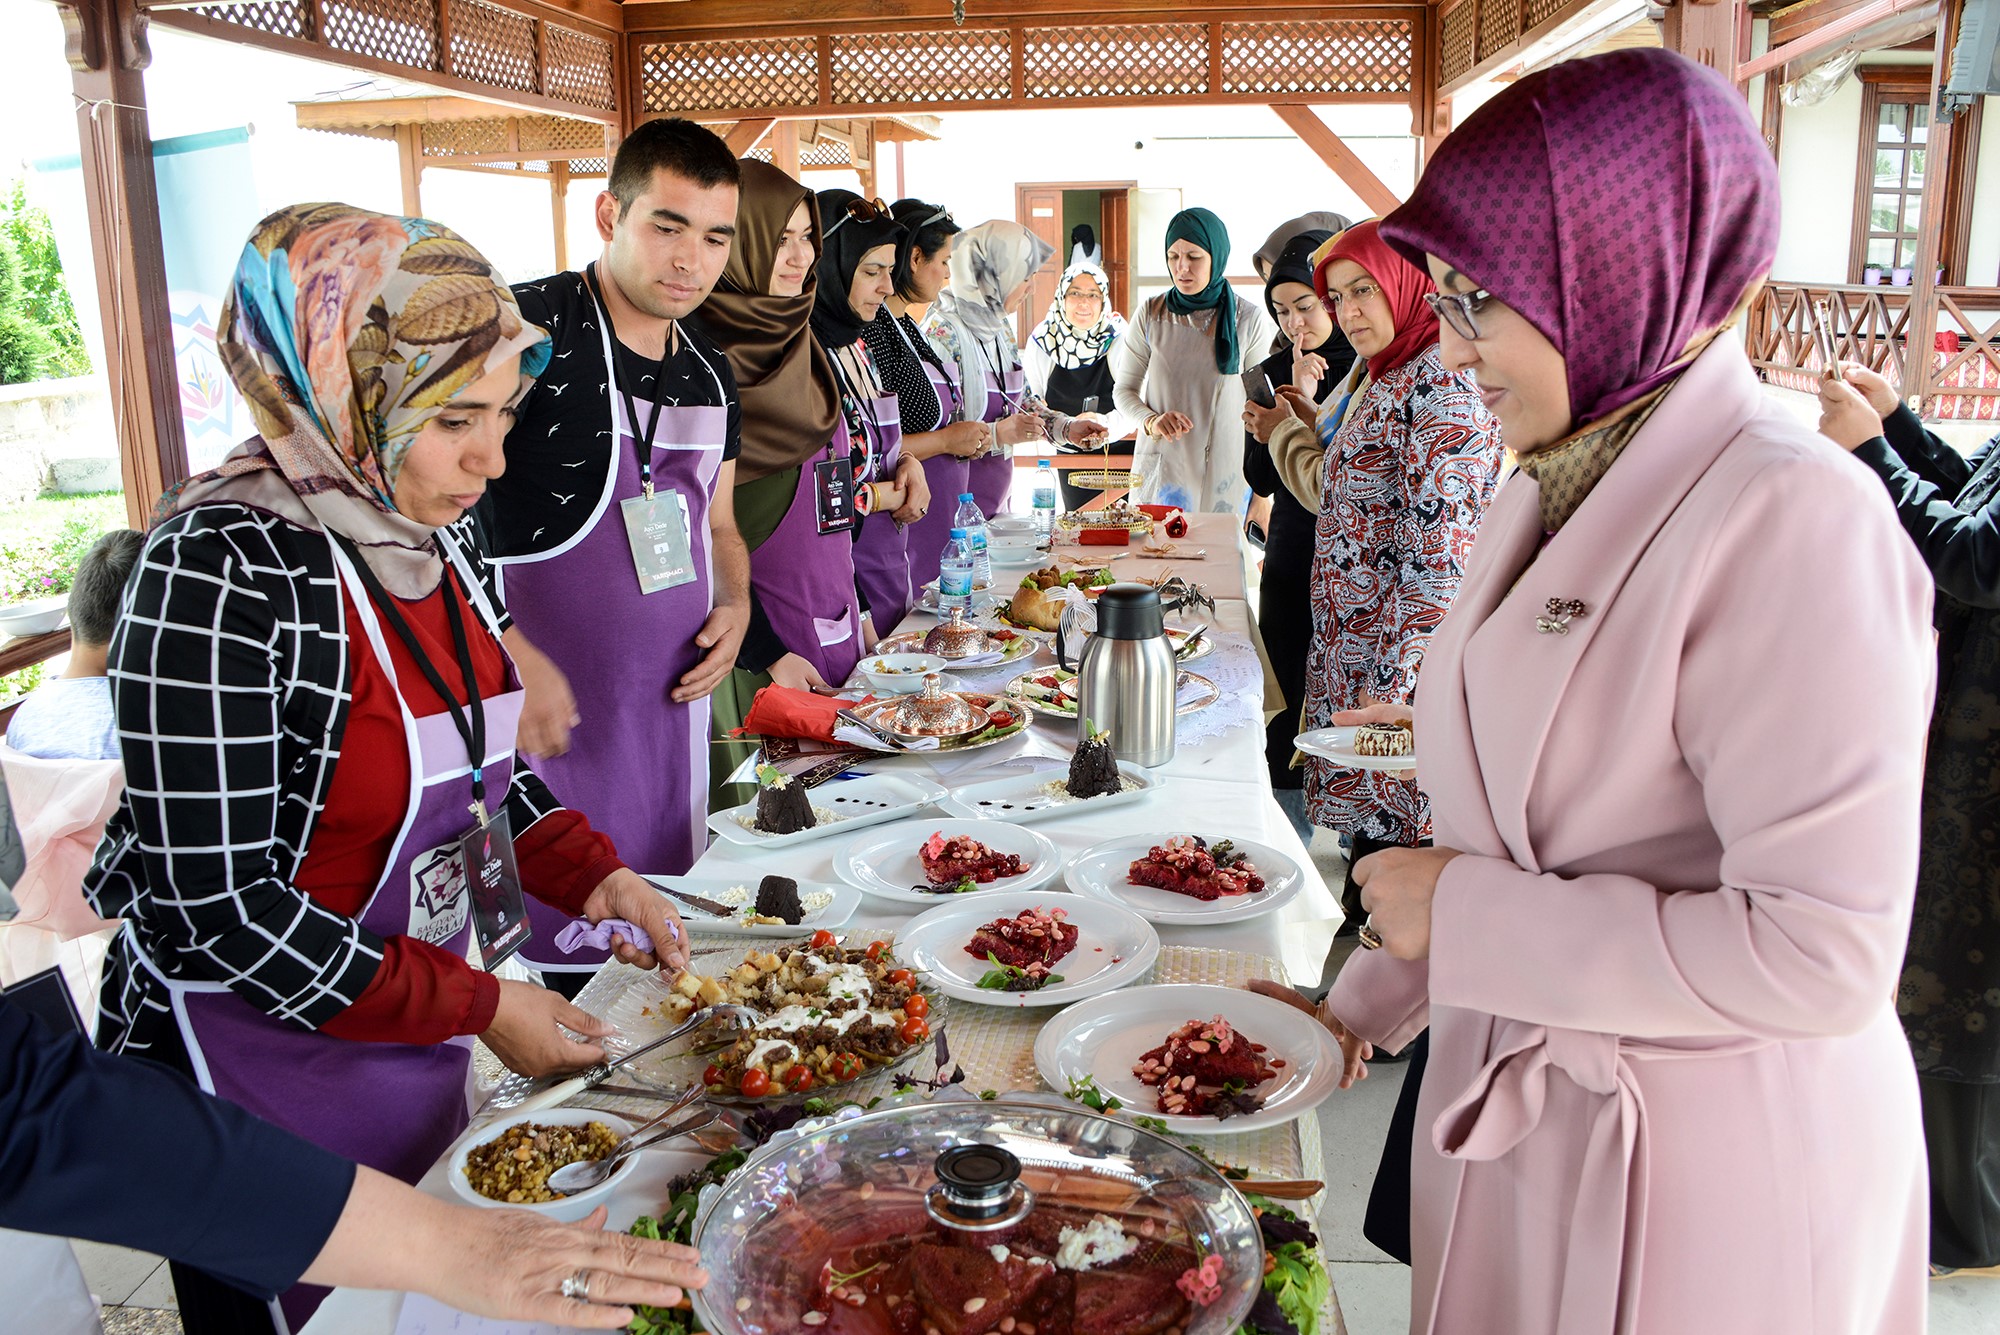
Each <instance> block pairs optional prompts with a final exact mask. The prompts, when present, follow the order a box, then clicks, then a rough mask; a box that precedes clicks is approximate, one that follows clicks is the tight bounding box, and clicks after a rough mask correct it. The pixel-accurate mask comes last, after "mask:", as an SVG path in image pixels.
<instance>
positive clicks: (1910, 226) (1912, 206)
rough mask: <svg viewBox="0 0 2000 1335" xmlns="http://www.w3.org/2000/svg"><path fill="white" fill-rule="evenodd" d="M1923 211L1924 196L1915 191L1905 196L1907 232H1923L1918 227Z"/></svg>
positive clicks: (1905, 226) (1905, 228)
mask: <svg viewBox="0 0 2000 1335" xmlns="http://www.w3.org/2000/svg"><path fill="white" fill-rule="evenodd" d="M1923 211H1924V197H1923V196H1922V195H1920V194H1918V193H1916V192H1915V191H1914V190H1913V191H1911V192H1910V193H1909V194H1907V195H1904V196H1903V230H1904V231H1905V232H1920V231H1922V230H1923V229H1922V228H1921V227H1919V226H1918V225H1917V223H1918V221H1919V219H1920V217H1921V215H1922V214H1923Z"/></svg>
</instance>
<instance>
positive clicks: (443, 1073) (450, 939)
mask: <svg viewBox="0 0 2000 1335" xmlns="http://www.w3.org/2000/svg"><path fill="white" fill-rule="evenodd" d="M445 548H446V551H447V552H448V553H449V554H450V555H451V556H452V558H453V559H454V560H456V559H457V553H456V551H455V549H453V548H452V546H451V544H450V543H449V542H446V543H445ZM334 562H335V564H336V565H337V566H338V568H339V570H340V574H341V579H342V581H343V583H345V585H346V586H347V591H348V593H349V595H350V596H351V598H352V600H353V603H354V606H355V608H356V610H357V611H358V612H359V613H360V617H361V623H362V626H363V628H364V630H365V631H366V633H367V636H368V642H369V644H371V645H372V646H373V647H374V649H375V660H376V661H377V662H378V663H380V664H381V665H382V670H383V672H385V673H387V674H388V677H389V681H390V684H391V685H392V686H393V685H395V682H396V670H395V667H394V665H393V663H392V661H391V660H390V657H389V647H388V645H387V644H386V643H384V641H383V638H382V628H381V625H380V623H379V622H378V620H377V618H376V614H375V607H374V604H372V603H371V602H369V600H368V593H367V590H366V589H364V588H362V586H361V583H360V581H359V580H358V579H357V578H356V577H355V575H354V572H353V569H352V567H351V566H349V564H348V561H347V555H346V553H345V552H342V551H341V550H340V549H339V548H338V547H337V546H336V547H334ZM461 572H462V573H463V567H462V566H461ZM465 585H466V587H467V588H468V589H469V590H472V591H473V603H474V606H475V607H476V608H479V610H480V613H481V621H482V624H483V625H485V627H486V629H487V631H488V633H490V634H493V635H494V638H496V639H497V638H499V636H498V632H497V630H495V628H494V627H495V623H493V622H492V621H491V619H490V615H491V614H490V609H486V608H484V607H483V606H482V605H483V603H484V599H483V598H481V597H480V596H479V594H478V589H479V583H478V581H477V580H475V579H473V578H472V577H471V576H470V574H466V575H465ZM508 676H509V680H510V681H511V680H512V676H513V674H512V671H511V669H510V671H509V674H508ZM397 694H398V702H399V703H400V702H401V691H400V689H399V690H398V693H397ZM522 694H523V693H522V692H521V691H519V690H514V691H510V692H508V693H507V694H505V695H500V696H496V697H494V698H493V699H490V700H487V701H485V702H484V704H485V709H486V729H487V749H488V750H489V751H490V752H491V753H492V754H491V755H489V756H488V757H487V760H486V792H487V797H488V799H489V800H492V799H493V798H494V797H495V796H496V795H499V796H501V797H504V795H505V794H506V792H507V787H508V784H509V782H510V781H511V779H512V775H513V768H514V763H513V756H514V730H515V725H516V723H517V722H518V721H519V720H520V717H521V700H522ZM401 707H402V713H403V735H404V737H405V738H406V739H407V741H408V745H409V753H410V798H409V808H408V811H407V814H406V815H405V816H404V819H403V830H402V833H401V834H399V835H398V836H397V838H396V843H395V846H394V847H393V848H392V849H391V851H390V855H389V865H388V866H387V868H385V869H384V871H383V873H382V879H381V880H380V881H379V882H377V883H376V886H375V893H374V895H373V896H372V897H371V898H370V899H369V901H368V903H367V905H366V906H365V907H364V908H363V909H362V911H361V917H360V923H361V926H362V927H364V928H366V929H367V930H368V931H370V932H372V933H374V934H375V935H376V936H379V937H392V936H410V937H415V938H417V939H418V940H420V941H427V942H429V943H430V944H432V945H435V946H440V947H442V948H444V949H445V950H448V951H450V952H452V953H453V954H455V955H464V954H465V953H466V951H467V948H468V946H469V944H470V942H471V940H472V922H471V912H470V905H471V897H470V896H469V895H468V894H467V893H466V885H465V871H464V867H463V865H462V862H461V860H460V856H459V849H458V840H459V837H460V836H462V835H463V834H464V833H465V832H466V830H467V829H469V828H470V826H471V823H472V817H471V816H470V814H469V813H468V811H467V808H468V807H469V806H470V805H471V799H472V778H471V769H470V767H469V766H468V765H467V764H466V755H465V741H464V739H463V738H462V737H461V736H460V735H459V733H458V730H457V728H456V727H455V726H454V725H453V723H452V718H451V712H450V711H449V710H439V711H438V712H437V713H435V714H432V715H429V716H428V717H426V718H413V717H412V716H411V714H410V708H409V706H408V705H407V704H403V705H402V706H401ZM529 902H530V903H532V902H534V901H532V900H530V901H529ZM125 930H126V931H128V932H129V931H131V930H132V929H131V927H130V926H129V925H128V926H127V927H126V929H125ZM536 930H537V931H539V930H540V929H539V928H537V929H536ZM135 953H137V954H138V957H139V959H140V960H141V961H144V962H145V963H146V966H147V967H148V968H149V969H150V968H152V967H153V966H152V963H151V961H150V960H147V958H146V955H145V954H144V952H135ZM154 973H155V976H157V977H159V979H160V981H161V982H162V983H164V984H165V985H166V987H167V990H168V993H169V995H170V997H171V999H172V1002H173V1008H174V1018H175V1019H176V1020H177V1021H178V1023H179V1025H180V1031H181V1037H182V1039H183V1041H184V1042H185V1043H186V1044H187V1051H188V1059H189V1061H190V1062H191V1063H192V1064H193V1066H194V1071H195V1074H196V1076H197V1078H198V1079H199V1080H200V1083H201V1087H202V1088H203V1089H205V1090H207V1091H208V1092H209V1093H211V1094H215V1095H219V1096H220V1097H222V1098H225V1099H228V1100H229V1101H230V1102H231V1103H234V1104H237V1105H238V1106H240V1107H243V1108H245V1109H248V1110H249V1111H250V1112H253V1113H255V1114H256V1115H257V1116H259V1117H262V1118H263V1119H265V1120H266V1121H269V1122H275V1123H277V1124H278V1125H279V1126H281V1127H284V1128H285V1129H286V1130H287V1131H290V1132H292V1133H293V1134H295V1135H299V1136H303V1137H304V1138H305V1139H307V1140H310V1141H312V1142H313V1143H314V1144H315V1145H318V1146H320V1147H321V1148H323V1149H328V1150H331V1151H333V1152H334V1153H335V1154H340V1155H344V1156H346V1157H347V1158H350V1159H353V1160H355V1161H356V1162H358V1163H364V1164H367V1165H368V1166H369V1167H370V1168H374V1169H376V1170H378V1171H380V1172H384V1173H387V1174H388V1175H389V1176H391V1177H393V1178H397V1179H399V1180H401V1181H404V1182H411V1183H414V1182H415V1181H417V1179H419V1178H421V1177H422V1176H423V1175H424V1174H425V1173H427V1172H429V1171H430V1167H431V1165H432V1164H434V1163H436V1162H437V1159H438V1156H439V1155H441V1154H443V1153H444V1151H445V1149H446V1148H447V1147H448V1146H450V1144H451V1143H452V1142H453V1141H454V1140H456V1139H458V1135H459V1133H460V1132H461V1131H463V1130H465V1126H466V1122H467V1120H468V1093H469V1088H468V1086H469V1081H470V1072H471V1068H472V1040H471V1039H470V1038H454V1039H452V1040H450V1041H449V1042H446V1043H438V1044H434V1045H420V1044H412V1043H362V1042H355V1041H352V1040H348V1039H341V1038H331V1037H329V1036H327V1035H326V1034H323V1033H319V1032H316V1031H311V1030H302V1029H299V1028H297V1027H296V1026H294V1025H290V1024H287V1023H285V1022H284V1021H282V1020H279V1019H277V1018H275V1017H273V1016H270V1015H266V1014H265V1013H264V1012H262V1011H260V1010H258V1009H257V1008H256V1007H255V1006H252V1005H251V1004H250V1003H249V1002H247V1001H245V1000H243V999H242V998H241V997H239V996H237V995H236V994H235V993H234V992H232V991H230V990H229V987H228V985H227V984H225V983H208V982H203V983H196V982H189V981H187V980H186V979H176V978H167V977H165V976H163V975H160V974H159V972H158V970H157V969H155V970H154ZM328 1292H330V1290H328V1289H324V1288H320V1287H319V1286H317V1285H311V1284H299V1285H295V1286H294V1287H292V1288H290V1289H287V1290H286V1291H285V1292H284V1293H282V1294H280V1295H278V1301H277V1302H276V1303H275V1304H273V1309H274V1310H273V1311H272V1319H273V1320H274V1321H275V1322H276V1323H277V1328H278V1330H279V1331H280V1332H281V1333H283V1332H289V1331H294V1330H297V1329H298V1328H299V1327H300V1326H302V1325H304V1324H305V1323H306V1321H307V1320H308V1319H309V1318H310V1317H311V1316H312V1314H313V1312H314V1310H315V1309H317V1308H318V1306H319V1305H320V1303H321V1302H322V1301H324V1300H325V1298H326V1295H327V1294H328Z"/></svg>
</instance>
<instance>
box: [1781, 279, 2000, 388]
mask: <svg viewBox="0 0 2000 1335" xmlns="http://www.w3.org/2000/svg"><path fill="white" fill-rule="evenodd" d="M1911 296H1912V292H1911V290H1910V289H1909V288H1906V287H1857V286H1852V285H1849V284H1844V283H1783V282H1772V283H1768V284H1766V285H1765V287H1764V290H1763V291H1762V292H1761V293H1759V294H1758V297H1757V300H1756V302H1755V304H1754V305H1752V306H1751V308H1750V319H1749V329H1748V339H1749V341H1748V348H1749V352H1750V360H1751V363H1752V364H1753V365H1755V366H1756V367H1757V369H1758V372H1759V373H1760V374H1761V375H1762V376H1763V378H1764V380H1765V381H1766V382H1767V383H1769V384H1773V385H1778V386H1781V387H1783V388H1786V389H1797V390H1804V391H1807V392H1811V391H1813V390H1814V389H1816V388H1817V387H1818V384H1819V376H1820V372H1821V370H1822V369H1823V366H1822V363H1821V359H1820V354H1819V347H1818V343H1817V340H1816V339H1815V337H1814V331H1813V306H1814V304H1815V303H1817V302H1822V301H1823V302H1825V303H1826V305H1827V317H1828V324H1829V325H1830V326H1831V327H1832V330H1833V336H1834V345H1835V350H1836V352H1837V354H1838V356H1839V357H1840V359H1841V360H1842V361H1851V362H1859V363H1861V364H1862V365H1863V366H1866V367H1868V368H1870V369H1871V370H1874V371H1878V372H1880V373H1881V374H1882V375H1883V376H1885V377H1887V378H1888V381H1889V383H1890V384H1892V385H1895V386H1896V387H1897V389H1898V390H1899V391H1902V392H1904V393H1905V394H1906V395H1908V394H1910V393H1917V394H1921V395H1922V396H1923V397H1924V398H1925V400H1926V401H1925V403H1924V404H1923V411H1924V415H1925V416H1927V417H1936V418H1944V419H1974V418H1976V419H1980V420H1991V419H1994V418H2000V288H1991V287H1941V288H1939V289H1937V296H1938V318H1937V332H1936V334H1935V335H1934V336H1933V337H1932V338H1931V339H1930V340H1928V341H1929V342H1930V344H1931V349H1930V364H1929V367H1928V373H1927V374H1926V375H1921V376H1920V375H1917V374H1915V372H1916V371H1917V370H1918V369H1919V368H1915V367H1913V366H1912V365H1911V364H1910V361H1909V346H1910V337H1911V332H1912V331H1911V328H1910V320H1911V305H1912V303H1911V300H1910V298H1911ZM1925 341H1926V340H1924V339H1923V338H1922V336H1921V335H1919V337H1918V342H1919V344H1920V345H1921V344H1922V343H1923V342H1925Z"/></svg>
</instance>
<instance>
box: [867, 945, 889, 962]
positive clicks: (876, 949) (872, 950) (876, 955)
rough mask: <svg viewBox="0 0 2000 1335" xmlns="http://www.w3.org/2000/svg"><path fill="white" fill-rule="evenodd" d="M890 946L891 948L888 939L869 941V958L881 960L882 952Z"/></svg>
mask: <svg viewBox="0 0 2000 1335" xmlns="http://www.w3.org/2000/svg"><path fill="white" fill-rule="evenodd" d="M888 948H889V943H888V942H887V941H870V942H869V943H868V958H869V959H871V960H879V959H881V958H882V952H883V951H885V950H887V949H888Z"/></svg>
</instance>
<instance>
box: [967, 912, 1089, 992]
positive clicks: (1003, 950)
mask: <svg viewBox="0 0 2000 1335" xmlns="http://www.w3.org/2000/svg"><path fill="white" fill-rule="evenodd" d="M1067 916H1068V915H1067V914H1066V913H1065V912H1064V911H1063V910H1062V909H1042V908H1032V909H1023V910H1022V911H1021V912H1020V913H1018V914H1016V915H1015V916H1014V917H1011V918H997V919H995V920H994V921H992V922H989V923H987V924H986V925H985V926H984V927H982V928H980V929H979V930H978V931H976V932H974V933H973V934H972V940H971V942H970V943H969V944H967V946H966V947H965V953H966V954H968V955H970V956H972V957H973V958H974V959H982V960H986V961H988V962H990V963H991V964H992V965H993V966H994V970H995V974H992V975H988V976H989V977H995V975H997V978H996V981H995V982H994V983H993V984H992V986H993V988H994V989H995V990H997V991H1005V992H1032V991H1034V990H1035V989H1036V988H1039V987H1040V986H1041V985H1042V984H1044V983H1046V982H1049V981H1051V980H1052V979H1060V978H1061V977H1062V975H1061V974H1055V973H1052V970H1053V969H1054V967H1055V963H1056V961H1057V960H1059V959H1061V958H1062V957H1063V956H1065V955H1067V954H1069V953H1070V952H1071V951H1072V950H1075V949H1076V941H1077V935H1078V934H1077V930H1076V926H1075V924H1073V923H1067V922H1064V921H1063V919H1064V918H1065V917H1067ZM980 986H981V987H986V986H987V983H985V982H983V981H982V982H981V983H980Z"/></svg>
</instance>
